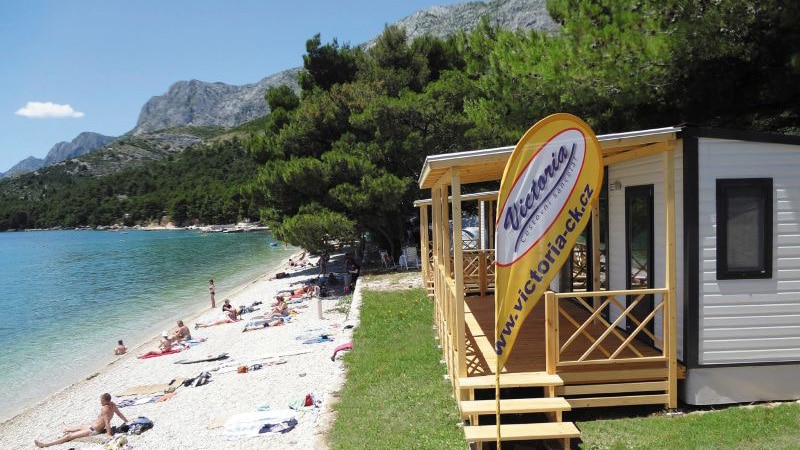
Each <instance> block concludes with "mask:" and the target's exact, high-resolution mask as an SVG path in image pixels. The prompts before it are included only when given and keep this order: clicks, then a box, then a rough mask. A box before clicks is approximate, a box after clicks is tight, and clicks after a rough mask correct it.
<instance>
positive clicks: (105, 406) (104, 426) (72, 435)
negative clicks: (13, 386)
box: [33, 393, 128, 448]
mask: <svg viewBox="0 0 800 450" xmlns="http://www.w3.org/2000/svg"><path fill="white" fill-rule="evenodd" d="M114 414H116V415H118V416H119V418H120V419H122V421H123V423H125V422H127V421H128V419H127V418H125V415H124V414H122V412H121V411H120V410H119V408H118V407H117V404H116V403H114V402H112V401H111V394H108V393H105V394H103V395H101V396H100V415H98V416H97V419H95V420H94V422H92V423H90V424H83V425H76V426H73V427H68V428H65V429H64V436H61V438H59V439H56V440H55V441H51V442H42V441H40V440H38V439H37V440H35V441H33V443H34V445H36V446H37V447H39V448H42V447H50V446H51V445H58V444H63V443H65V442H69V441H71V440H73V439H78V438H82V437H86V436H95V435H98V434H100V433H103V432H105V433H106V434H107V435H108V436H109V437H114V434H113V433H112V432H111V419H112V418H114Z"/></svg>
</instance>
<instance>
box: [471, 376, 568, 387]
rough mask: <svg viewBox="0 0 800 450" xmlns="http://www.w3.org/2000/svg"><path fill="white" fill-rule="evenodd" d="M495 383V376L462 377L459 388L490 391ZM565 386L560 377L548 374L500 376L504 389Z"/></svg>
mask: <svg viewBox="0 0 800 450" xmlns="http://www.w3.org/2000/svg"><path fill="white" fill-rule="evenodd" d="M494 381H495V376H494V375H482V376H479V377H461V378H459V379H458V387H459V388H460V389H490V388H494ZM563 385H564V380H562V379H561V377H560V376H558V375H550V374H548V373H547V372H519V373H501V374H500V386H501V387H504V388H512V387H545V386H563Z"/></svg>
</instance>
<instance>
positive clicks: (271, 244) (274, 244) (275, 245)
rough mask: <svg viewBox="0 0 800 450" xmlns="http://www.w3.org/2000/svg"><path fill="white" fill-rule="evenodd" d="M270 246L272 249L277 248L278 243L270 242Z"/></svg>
mask: <svg viewBox="0 0 800 450" xmlns="http://www.w3.org/2000/svg"><path fill="white" fill-rule="evenodd" d="M269 246H270V247H277V246H278V243H277V242H270V243H269Z"/></svg>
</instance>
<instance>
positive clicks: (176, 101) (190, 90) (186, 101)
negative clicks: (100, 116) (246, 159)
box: [0, 0, 558, 178]
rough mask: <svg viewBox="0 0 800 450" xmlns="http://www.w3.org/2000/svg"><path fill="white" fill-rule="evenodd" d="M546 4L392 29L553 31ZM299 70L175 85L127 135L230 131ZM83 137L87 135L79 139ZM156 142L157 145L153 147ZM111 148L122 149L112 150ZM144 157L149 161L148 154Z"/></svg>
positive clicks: (491, 8)
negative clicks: (242, 80)
mask: <svg viewBox="0 0 800 450" xmlns="http://www.w3.org/2000/svg"><path fill="white" fill-rule="evenodd" d="M545 3H546V0H490V1H486V2H481V1H472V2H467V3H458V4H454V5H448V6H434V7H431V8H427V9H423V10H420V11H417V12H415V13H413V14H411V15H409V16H407V17H405V18H403V19H401V20H400V21H399V22H397V23H396V24H395V25H398V26H400V27H403V28H405V29H406V32H407V33H408V37H409V40H413V39H414V38H416V37H419V36H422V35H425V34H430V35H434V36H439V37H444V36H447V35H450V34H453V33H456V32H458V31H460V30H464V31H471V30H473V29H475V27H476V26H477V24H478V23H479V21H480V19H481V17H484V16H485V17H488V18H489V21H490V23H492V24H493V25H495V26H499V27H502V28H508V29H537V30H542V31H545V32H548V33H554V32H557V30H558V24H556V23H555V22H553V20H552V19H551V18H550V15H549V14H548V13H547V8H546V6H545ZM372 42H374V39H373V40H371V41H369V42H366V43H364V44H362V45H365V46H369V45H370V44H371V43H372ZM300 70H301V69H300V68H293V69H288V70H284V71H282V72H278V73H276V74H274V75H271V76H269V77H266V78H264V79H262V80H261V81H259V82H257V83H253V84H246V85H243V86H234V85H228V84H225V83H209V82H205V81H199V80H191V81H178V82H177V83H175V84H173V85H172V86H171V87H170V88H169V90H168V91H167V92H166V93H165V94H163V95H158V96H155V97H152V98H151V99H150V100H148V101H147V103H145V105H144V106H143V107H142V109H141V111H140V113H139V119H138V121H137V124H136V127H134V128H133V130H131V131H130V132H129V133H127V134H126V136H134V137H136V136H143V135H147V134H152V133H153V132H156V131H159V130H165V129H168V128H173V127H181V126H190V127H203V126H221V127H234V126H237V125H240V124H242V123H245V122H247V121H250V120H253V119H256V118H258V117H262V116H264V115H266V114H267V113H268V112H269V111H268V106H267V104H266V101H265V100H264V94H265V92H266V90H267V88H269V87H271V86H279V85H282V84H286V85H289V86H291V87H292V88H294V89H295V90H299V86H298V83H297V74H298V73H299V72H300ZM84 135H87V136H86V137H83V136H84ZM161 135H162V136H161V137H160V138H155V137H153V136H150V137H148V142H149V144H148V145H145V147H150V144H152V145H155V147H156V148H161V147H164V146H165V145H167V144H164V143H165V142H171V141H175V142H176V144H175V145H171V148H185V146H186V144H187V143H188V142H189V141H192V142H194V141H195V138H196V136H195V138H188V140H187V139H184V138H183V137H181V136H182V135H181V133H178V135H176V134H175V133H169V132H166V133H161ZM100 136H101V135H98V134H96V133H81V134H80V135H79V136H78V137H76V138H75V139H74V140H73V141H72V142H69V143H66V142H61V143H58V144H56V145H55V146H54V147H53V149H51V150H50V153H48V155H47V157H46V158H45V159H44V160H42V159H38V158H33V157H30V158H27V159H25V160H24V161H21V162H20V163H18V164H17V165H15V166H14V167H12V168H11V169H10V170H9V171H8V172H6V173H5V174H2V173H0V178H2V177H4V176H9V175H12V174H19V173H25V172H30V171H34V170H38V169H40V168H42V167H47V166H49V165H51V164H53V163H57V162H59V161H64V160H65V159H67V158H74V157H75V156H77V155H80V154H84V153H86V152H89V151H91V150H94V149H98V148H102V147H103V146H104V145H105V144H104V143H101V141H102V139H103V138H105V139H113V138H109V137H108V136H102V137H100ZM93 139H94V141H93ZM76 141H79V142H76ZM156 141H158V142H161V144H155V142H156ZM106 143H107V142H106ZM134 147H136V146H134ZM110 148H112V149H113V148H114V147H113V146H110ZM116 148H122V147H121V146H116ZM136 148H139V147H136ZM134 153H136V152H134ZM106 156H107V157H110V156H108V155H106ZM143 157H144V158H145V159H147V158H149V156H143ZM122 159H125V158H122ZM134 159H137V158H134Z"/></svg>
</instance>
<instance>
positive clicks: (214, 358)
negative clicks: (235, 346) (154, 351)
mask: <svg viewBox="0 0 800 450" xmlns="http://www.w3.org/2000/svg"><path fill="white" fill-rule="evenodd" d="M227 358H228V354H227V353H220V354H219V355H208V356H206V357H204V358H197V359H179V360H177V361H175V363H174V364H194V363H199V362H206V361H219V360H221V359H227Z"/></svg>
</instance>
